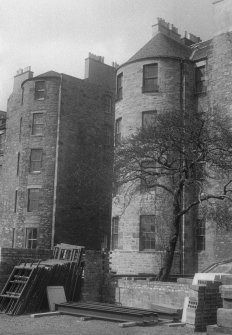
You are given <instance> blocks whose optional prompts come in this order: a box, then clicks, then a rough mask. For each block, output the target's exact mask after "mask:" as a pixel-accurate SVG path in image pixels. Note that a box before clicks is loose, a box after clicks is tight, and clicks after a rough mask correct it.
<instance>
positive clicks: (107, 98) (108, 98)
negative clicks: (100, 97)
mask: <svg viewBox="0 0 232 335" xmlns="http://www.w3.org/2000/svg"><path fill="white" fill-rule="evenodd" d="M104 105H105V112H106V113H112V98H111V96H109V95H106V96H105V98H104Z"/></svg>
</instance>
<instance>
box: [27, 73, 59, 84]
mask: <svg viewBox="0 0 232 335" xmlns="http://www.w3.org/2000/svg"><path fill="white" fill-rule="evenodd" d="M61 74H62V73H59V77H58V76H41V77H39V76H37V77H33V78H28V79H26V80H24V81H23V82H22V84H21V87H23V85H24V84H25V83H26V82H28V81H33V80H40V79H42V80H43V79H48V78H52V79H59V80H60V75H61Z"/></svg>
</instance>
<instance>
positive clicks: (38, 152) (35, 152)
mask: <svg viewBox="0 0 232 335" xmlns="http://www.w3.org/2000/svg"><path fill="white" fill-rule="evenodd" d="M42 156H43V150H42V149H31V157H30V172H40V171H41V168H42Z"/></svg>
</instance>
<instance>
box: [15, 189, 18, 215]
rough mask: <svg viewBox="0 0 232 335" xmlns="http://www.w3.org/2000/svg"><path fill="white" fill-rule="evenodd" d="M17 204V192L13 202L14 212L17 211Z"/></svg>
mask: <svg viewBox="0 0 232 335" xmlns="http://www.w3.org/2000/svg"><path fill="white" fill-rule="evenodd" d="M17 202H18V190H16V191H15V202H14V212H15V213H16V211H17Z"/></svg>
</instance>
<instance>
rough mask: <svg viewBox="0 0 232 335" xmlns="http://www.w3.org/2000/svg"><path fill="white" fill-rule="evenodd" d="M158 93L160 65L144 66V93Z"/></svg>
mask: <svg viewBox="0 0 232 335" xmlns="http://www.w3.org/2000/svg"><path fill="white" fill-rule="evenodd" d="M157 91H158V64H149V65H144V66H143V92H157Z"/></svg>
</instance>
